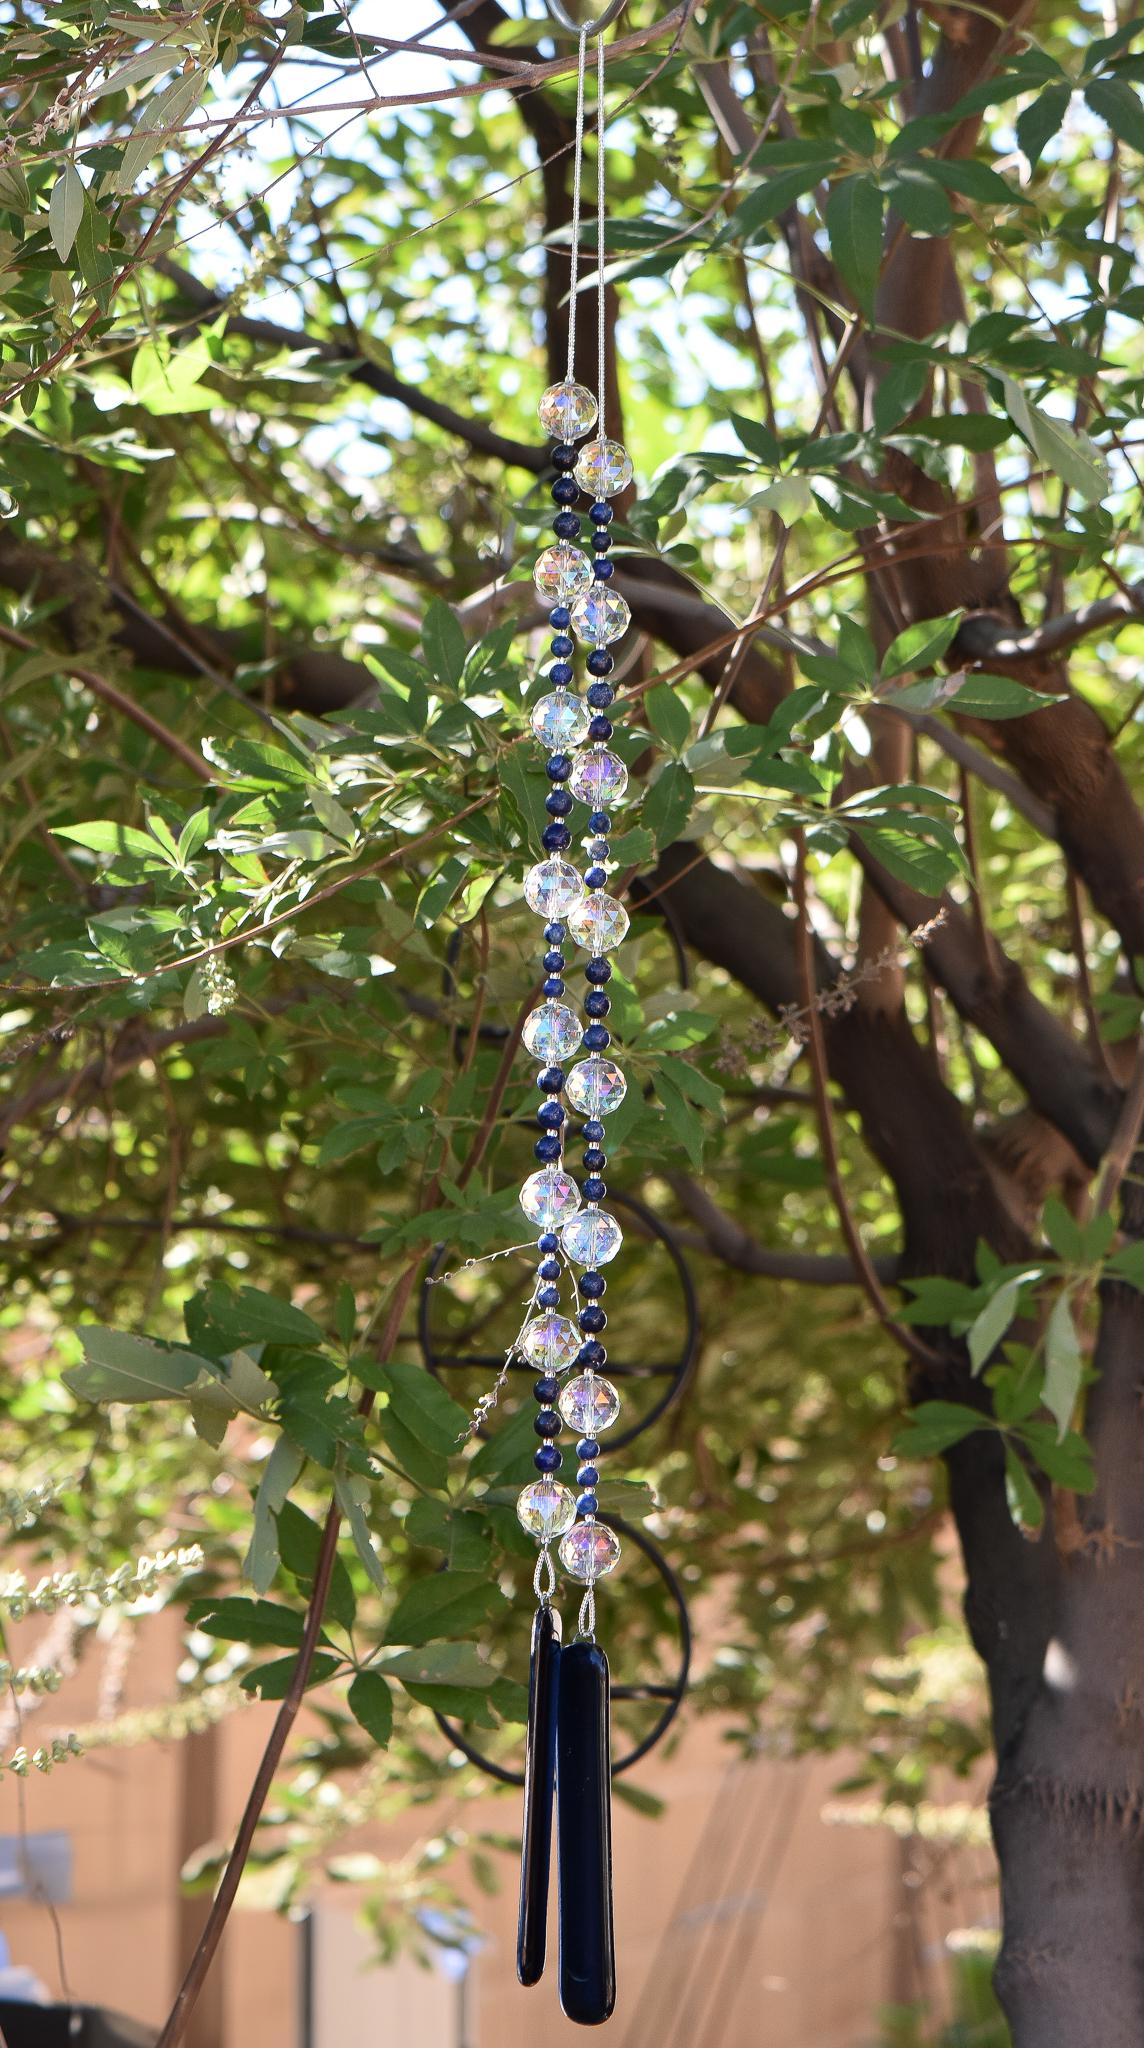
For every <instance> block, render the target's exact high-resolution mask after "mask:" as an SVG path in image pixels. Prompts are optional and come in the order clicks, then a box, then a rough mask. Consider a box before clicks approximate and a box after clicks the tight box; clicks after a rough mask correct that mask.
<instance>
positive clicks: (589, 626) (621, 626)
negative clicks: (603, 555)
mask: <svg viewBox="0 0 1144 2048" xmlns="http://www.w3.org/2000/svg"><path fill="white" fill-rule="evenodd" d="M549 552H551V550H549ZM580 587H581V586H580V585H577V589H579V588H580ZM542 594H543V593H542ZM631 622H632V615H631V612H630V611H629V609H628V605H627V601H626V599H624V598H622V597H621V596H620V593H619V591H618V590H613V589H612V586H611V584H610V583H593V584H591V585H590V587H589V588H588V589H587V590H585V591H584V592H583V595H582V596H580V597H577V598H576V600H575V602H574V604H573V606H572V628H573V631H574V632H575V634H576V635H577V638H578V639H580V640H586V641H588V642H589V643H590V645H591V646H593V647H606V646H607V645H608V643H609V641H611V640H620V639H622V638H623V636H624V634H625V633H626V632H627V630H628V627H629V626H630V625H631Z"/></svg>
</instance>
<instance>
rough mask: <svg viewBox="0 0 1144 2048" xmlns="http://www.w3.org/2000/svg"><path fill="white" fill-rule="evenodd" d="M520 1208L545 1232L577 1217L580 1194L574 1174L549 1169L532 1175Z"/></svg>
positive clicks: (555, 1168) (523, 1192) (559, 1168)
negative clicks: (571, 1217)
mask: <svg viewBox="0 0 1144 2048" xmlns="http://www.w3.org/2000/svg"><path fill="white" fill-rule="evenodd" d="M520 1206H521V1208H522V1209H523V1210H524V1213H525V1215H526V1216H527V1217H528V1220H529V1222H530V1223H538V1224H539V1225H540V1228H541V1229H542V1230H556V1229H558V1228H559V1226H560V1224H562V1223H566V1222H567V1221H568V1218H569V1217H570V1216H574V1215H575V1214H576V1211H577V1209H578V1208H579V1207H580V1190H579V1188H578V1187H577V1185H576V1183H575V1181H574V1180H573V1178H572V1176H571V1174H570V1173H565V1171H564V1169H563V1167H561V1166H545V1167H542V1168H541V1170H540V1172H539V1173H530V1174H529V1176H528V1179H527V1180H526V1181H525V1183H524V1186H523V1187H522V1189H521V1191H520Z"/></svg>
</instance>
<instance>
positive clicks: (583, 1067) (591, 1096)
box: [534, 1013, 628, 1116]
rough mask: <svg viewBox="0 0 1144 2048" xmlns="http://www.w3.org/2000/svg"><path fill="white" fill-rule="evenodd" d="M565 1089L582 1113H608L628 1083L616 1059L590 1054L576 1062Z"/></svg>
mask: <svg viewBox="0 0 1144 2048" xmlns="http://www.w3.org/2000/svg"><path fill="white" fill-rule="evenodd" d="M534 1014H535V1013H534ZM567 1092H568V1100H569V1102H570V1103H571V1104H572V1107H573V1109H576V1110H579V1112H580V1115H581V1116H610V1115H611V1112H612V1111H613V1110H614V1109H618V1108H619V1106H620V1104H621V1102H622V1101H623V1099H624V1097H625V1095H626V1094H627V1092H628V1084H627V1082H626V1080H625V1079H624V1076H623V1072H622V1070H621V1069H620V1068H619V1067H618V1066H617V1065H616V1063H615V1060H606V1059H603V1058H602V1057H601V1056H600V1055H599V1054H597V1053H593V1054H592V1056H591V1058H590V1059H586V1060H578V1061H577V1063H576V1065H575V1066H574V1067H573V1069H572V1071H571V1073H570V1074H569V1076H568V1091H567Z"/></svg>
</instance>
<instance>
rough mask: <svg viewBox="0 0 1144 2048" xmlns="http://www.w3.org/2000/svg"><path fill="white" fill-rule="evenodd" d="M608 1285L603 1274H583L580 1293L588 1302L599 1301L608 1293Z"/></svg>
mask: <svg viewBox="0 0 1144 2048" xmlns="http://www.w3.org/2000/svg"><path fill="white" fill-rule="evenodd" d="M607 1286H608V1283H607V1281H606V1280H605V1278H604V1276H603V1274H602V1273H590V1272H589V1273H581V1275H580V1292H581V1294H582V1295H584V1296H585V1298H586V1299H587V1300H588V1301H598V1300H599V1298H600V1296H601V1294H604V1293H606V1292H607Z"/></svg>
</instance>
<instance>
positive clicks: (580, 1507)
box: [576, 1493, 600, 1515]
mask: <svg viewBox="0 0 1144 2048" xmlns="http://www.w3.org/2000/svg"><path fill="white" fill-rule="evenodd" d="M599 1505H600V1503H599V1501H598V1500H597V1498H596V1495H595V1494H594V1493H582V1494H581V1495H580V1498H579V1500H578V1501H577V1502H576V1507H577V1511H578V1512H579V1513H580V1514H582V1515H594V1514H595V1512H596V1509H597V1508H598V1507H599Z"/></svg>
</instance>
